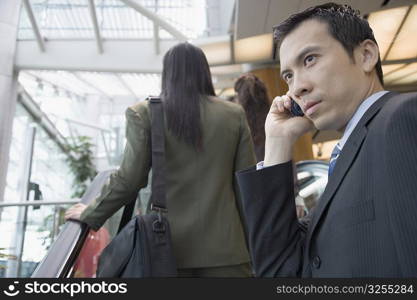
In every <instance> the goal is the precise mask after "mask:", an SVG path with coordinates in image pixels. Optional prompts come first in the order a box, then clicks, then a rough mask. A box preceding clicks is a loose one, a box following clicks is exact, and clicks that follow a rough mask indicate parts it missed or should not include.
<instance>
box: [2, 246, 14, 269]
mask: <svg viewBox="0 0 417 300" xmlns="http://www.w3.org/2000/svg"><path fill="white" fill-rule="evenodd" d="M4 250H6V248H0V258H6V259H17V258H16V256H14V255H9V254H5V253H3V251H4ZM0 269H6V267H5V266H3V265H0Z"/></svg>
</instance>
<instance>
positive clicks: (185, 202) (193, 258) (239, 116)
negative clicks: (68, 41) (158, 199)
mask: <svg viewBox="0 0 417 300" xmlns="http://www.w3.org/2000/svg"><path fill="white" fill-rule="evenodd" d="M126 119H127V126H126V139H127V143H126V148H125V153H124V156H123V161H122V163H121V165H120V168H119V169H118V171H117V172H115V173H114V174H113V175H112V176H111V178H110V180H109V182H108V184H107V185H106V186H104V187H103V189H102V191H101V195H99V197H97V199H95V201H94V202H93V203H92V204H90V205H89V207H88V208H87V209H86V210H85V211H84V213H83V214H82V215H81V220H82V221H84V222H85V223H87V224H89V225H90V226H91V227H92V228H93V229H95V230H97V229H98V228H100V227H101V226H102V225H103V223H104V222H105V221H106V219H108V218H109V217H110V216H111V215H112V214H113V213H115V212H116V211H117V210H118V209H119V208H120V207H122V206H123V205H125V204H126V201H127V200H129V199H132V197H131V196H129V195H132V194H134V195H136V194H137V192H138V191H139V189H140V188H143V187H145V186H146V184H147V178H148V173H149V170H150V169H151V145H150V134H151V131H150V130H151V128H150V126H151V125H150V112H149V105H148V101H142V102H139V103H138V104H136V105H133V106H132V107H130V108H129V109H128V110H127V111H126ZM201 123H202V130H203V147H204V150H203V151H202V152H196V151H194V149H193V148H192V147H190V146H189V145H187V144H185V143H184V142H183V141H180V140H178V138H177V137H176V136H173V134H172V133H171V132H170V131H169V130H168V129H167V127H166V126H165V148H166V149H165V156H166V174H165V178H166V183H167V206H168V211H169V212H168V219H169V221H170V227H171V234H172V242H173V247H174V253H175V257H176V260H177V266H178V267H179V268H197V267H215V266H225V265H237V264H241V263H246V262H248V261H249V253H248V250H247V247H246V243H245V236H244V230H243V227H242V223H241V219H240V217H241V216H240V214H239V211H238V207H237V204H238V203H237V202H236V191H237V190H238V189H237V187H235V184H234V183H235V182H234V174H235V172H236V171H238V170H243V169H246V168H248V167H249V166H251V165H253V164H254V163H255V154H254V150H253V143H252V139H251V137H250V131H249V127H248V124H247V121H246V115H245V112H244V111H243V109H242V108H241V107H240V106H239V105H236V104H234V103H230V102H227V101H223V100H220V99H217V98H214V97H211V98H210V99H207V100H205V101H202V102H201ZM235 188H236V189H235Z"/></svg>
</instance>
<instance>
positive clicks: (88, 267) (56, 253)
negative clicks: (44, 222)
mask: <svg viewBox="0 0 417 300" xmlns="http://www.w3.org/2000/svg"><path fill="white" fill-rule="evenodd" d="M112 172H113V170H109V171H105V172H101V173H99V174H98V175H97V176H96V177H95V178H94V180H93V182H92V183H91V185H90V186H89V188H88V189H87V191H86V192H85V194H84V196H83V197H82V199H81V203H83V204H86V205H88V204H89V203H90V202H91V201H93V200H94V199H95V198H96V197H97V196H98V195H99V193H100V191H101V189H102V187H103V186H104V185H105V184H106V182H107V181H108V179H109V177H110V175H111V173H112ZM132 200H134V199H132ZM120 215H121V214H120V212H118V213H116V214H115V215H113V216H112V218H110V219H109V220H108V221H107V222H106V224H105V225H104V226H103V227H102V228H101V229H100V230H99V231H97V232H94V231H92V230H90V229H89V228H88V227H87V226H86V225H85V224H82V223H80V222H76V221H68V222H67V223H66V224H65V225H64V226H63V228H62V230H61V232H60V233H59V235H58V236H57V238H56V239H55V241H54V242H53V243H52V245H51V247H50V248H49V250H48V253H47V255H46V256H45V257H44V259H43V260H42V261H41V262H40V263H39V264H38V266H37V268H36V269H35V271H34V272H33V274H32V276H31V277H35V278H40V277H44V278H66V277H94V274H95V271H96V267H97V261H98V256H99V254H100V253H101V250H102V249H103V248H104V247H105V246H106V245H107V244H108V243H109V242H110V240H111V238H112V236H114V235H115V234H116V233H117V230H118V228H115V227H118V224H119V222H118V221H119V220H120Z"/></svg>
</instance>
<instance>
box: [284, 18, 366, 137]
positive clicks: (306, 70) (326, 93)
mask: <svg viewBox="0 0 417 300" xmlns="http://www.w3.org/2000/svg"><path fill="white" fill-rule="evenodd" d="M355 53H356V50H355V51H354V57H355V56H357V55H356V54H355ZM355 58H356V57H355ZM280 61H281V75H282V77H283V79H284V80H285V81H286V82H287V84H288V87H289V92H290V96H291V97H293V98H294V100H295V101H296V102H297V103H298V104H299V105H300V106H301V108H302V109H303V111H304V113H305V115H306V117H307V118H309V119H311V120H312V121H313V123H314V125H315V127H316V128H317V129H320V130H329V129H331V130H343V129H344V128H345V126H346V124H347V122H348V121H349V120H350V118H351V117H352V115H353V113H354V112H355V111H356V109H357V107H358V105H359V103H360V102H361V100H362V98H361V95H363V82H364V79H365V78H364V76H365V75H364V72H363V70H362V69H361V67H360V66H359V64H355V63H354V62H353V61H352V59H351V58H350V57H349V55H348V54H347V52H346V50H345V49H344V48H343V46H342V45H341V44H340V43H339V42H338V41H337V40H336V39H334V38H333V37H332V36H331V34H330V33H329V31H328V27H327V24H326V23H323V22H320V21H318V20H314V19H310V20H306V21H304V22H302V23H301V24H300V25H299V26H298V27H296V29H295V30H293V31H292V32H291V33H290V34H288V35H287V36H286V37H285V38H284V40H283V42H282V44H281V48H280ZM355 61H356V60H355Z"/></svg>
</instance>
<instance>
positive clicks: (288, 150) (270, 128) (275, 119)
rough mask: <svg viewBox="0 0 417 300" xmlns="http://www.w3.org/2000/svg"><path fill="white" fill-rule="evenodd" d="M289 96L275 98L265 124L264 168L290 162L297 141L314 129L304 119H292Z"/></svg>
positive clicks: (308, 121)
mask: <svg viewBox="0 0 417 300" xmlns="http://www.w3.org/2000/svg"><path fill="white" fill-rule="evenodd" d="M290 110H291V99H290V97H289V94H288V93H287V95H283V96H278V97H275V99H274V101H273V102H272V105H271V108H270V110H269V113H268V116H267V117H266V122H265V135H266V141H265V159H264V166H270V165H275V164H280V163H284V162H287V161H289V160H291V157H292V148H293V145H294V143H295V142H296V141H297V139H298V138H299V137H300V136H302V135H303V134H305V133H307V132H308V131H310V130H312V129H313V128H314V125H313V122H311V120H309V119H307V118H306V117H292V116H291V113H290Z"/></svg>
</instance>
